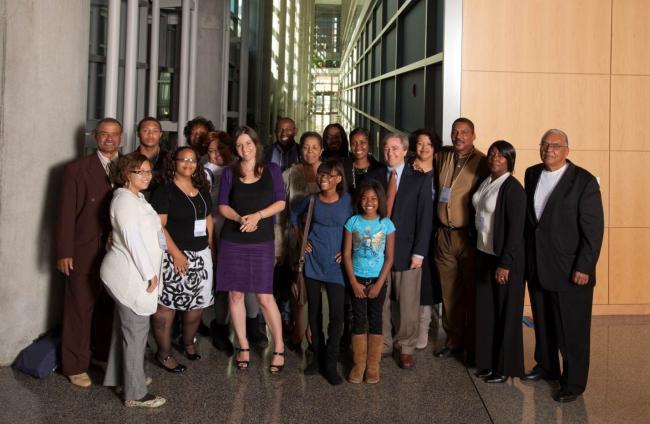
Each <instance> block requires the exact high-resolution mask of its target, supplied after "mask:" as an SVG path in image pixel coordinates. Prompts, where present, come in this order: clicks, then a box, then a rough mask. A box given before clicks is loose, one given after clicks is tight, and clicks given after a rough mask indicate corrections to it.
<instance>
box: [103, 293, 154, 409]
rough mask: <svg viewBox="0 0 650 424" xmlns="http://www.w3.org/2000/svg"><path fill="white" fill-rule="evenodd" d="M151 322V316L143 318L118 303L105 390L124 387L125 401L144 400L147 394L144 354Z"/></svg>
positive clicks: (105, 377)
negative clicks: (111, 387) (108, 387)
mask: <svg viewBox="0 0 650 424" xmlns="http://www.w3.org/2000/svg"><path fill="white" fill-rule="evenodd" d="M149 319H150V317H149V316H140V315H138V314H136V313H135V312H133V311H132V310H131V309H130V308H128V307H126V306H124V305H121V304H120V303H118V302H115V317H114V319H113V337H112V340H111V350H110V353H109V356H108V365H107V367H106V375H105V376H104V386H124V400H138V399H142V398H143V397H144V396H145V395H146V394H147V386H146V384H145V378H146V377H145V375H144V354H145V348H146V347H147V335H148V334H149Z"/></svg>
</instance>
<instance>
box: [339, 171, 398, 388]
mask: <svg viewBox="0 0 650 424" xmlns="http://www.w3.org/2000/svg"><path fill="white" fill-rule="evenodd" d="M356 206H357V212H358V214H357V215H354V216H352V217H351V218H350V219H348V221H347V222H346V224H345V236H344V241H343V262H344V264H345V271H346V273H347V276H348V279H349V281H350V286H351V288H352V292H353V295H354V296H353V297H352V316H353V319H352V352H353V359H354V367H353V368H352V370H351V371H350V375H349V377H348V381H349V382H350V383H361V382H362V381H363V375H364V371H365V375H366V383H378V382H379V361H380V360H381V353H382V349H383V342H384V337H383V335H382V320H381V314H382V308H383V305H384V300H385V298H386V279H387V278H388V273H389V272H390V269H391V267H392V266H393V248H394V244H395V225H393V222H392V221H391V220H390V219H389V218H388V217H387V216H386V209H387V206H386V193H385V192H384V189H383V187H382V186H381V184H380V183H379V182H377V181H375V180H368V181H365V180H364V181H363V182H362V183H361V185H360V186H359V188H358V189H357V205H356Z"/></svg>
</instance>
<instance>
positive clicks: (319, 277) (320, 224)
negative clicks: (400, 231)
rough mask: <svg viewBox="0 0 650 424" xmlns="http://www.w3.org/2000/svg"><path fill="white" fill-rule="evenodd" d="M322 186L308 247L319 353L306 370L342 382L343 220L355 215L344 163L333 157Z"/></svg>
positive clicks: (301, 209)
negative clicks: (323, 293) (323, 294)
mask: <svg viewBox="0 0 650 424" xmlns="http://www.w3.org/2000/svg"><path fill="white" fill-rule="evenodd" d="M317 180H318V185H319V187H320V192H319V193H318V194H317V195H315V199H314V209H313V216H312V220H311V227H310V231H309V235H308V240H307V243H306V247H305V282H306V286H307V302H308V305H309V326H310V328H311V333H312V346H313V350H314V358H313V360H312V361H311V362H310V364H309V365H308V366H307V367H306V368H305V370H304V373H305V374H306V375H311V374H316V373H317V372H319V371H320V372H322V373H323V374H324V376H325V378H326V379H327V381H328V382H329V383H330V384H332V385H337V384H341V383H342V382H343V379H342V378H341V376H340V375H339V373H338V370H337V367H336V362H337V359H338V355H339V348H340V344H341V343H340V342H341V335H342V334H343V310H344V299H345V279H344V277H343V267H342V266H341V257H342V256H341V250H342V247H343V226H344V225H345V222H346V221H347V220H348V218H349V217H350V216H351V215H352V202H351V200H350V195H349V194H348V193H347V190H346V184H345V176H344V171H343V165H341V163H340V162H339V161H335V160H328V161H327V162H325V163H323V164H321V165H320V166H319V167H318V171H317ZM310 198H311V196H308V197H306V198H305V199H304V200H303V201H302V202H301V203H300V204H299V205H298V207H296V208H295V209H294V210H292V211H291V224H293V225H297V224H298V219H299V217H300V216H302V215H303V214H305V213H307V210H308V208H309V201H310ZM321 287H323V288H325V290H326V292H327V299H328V303H329V326H328V331H327V334H328V339H327V343H325V337H324V334H323V314H322V301H321Z"/></svg>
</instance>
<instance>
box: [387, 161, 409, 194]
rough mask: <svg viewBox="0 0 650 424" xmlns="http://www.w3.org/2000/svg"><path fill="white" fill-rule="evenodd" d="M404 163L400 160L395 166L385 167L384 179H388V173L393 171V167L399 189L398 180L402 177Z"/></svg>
mask: <svg viewBox="0 0 650 424" xmlns="http://www.w3.org/2000/svg"><path fill="white" fill-rule="evenodd" d="M405 164H406V163H405V162H402V163H401V164H400V165H397V167H395V168H391V167H390V166H387V167H386V171H387V173H386V181H388V180H390V174H391V173H392V172H393V169H395V172H396V173H397V189H398V190H399V182H400V180H401V179H402V172H403V171H404V165H405Z"/></svg>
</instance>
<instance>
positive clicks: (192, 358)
mask: <svg viewBox="0 0 650 424" xmlns="http://www.w3.org/2000/svg"><path fill="white" fill-rule="evenodd" d="M188 347H193V348H194V353H189V352H188V351H187V348H188ZM183 355H185V357H186V358H187V359H189V360H190V361H196V360H198V359H201V355H199V354H198V353H196V346H195V345H194V343H192V344H191V345H186V346H185V348H184V349H183Z"/></svg>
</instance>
